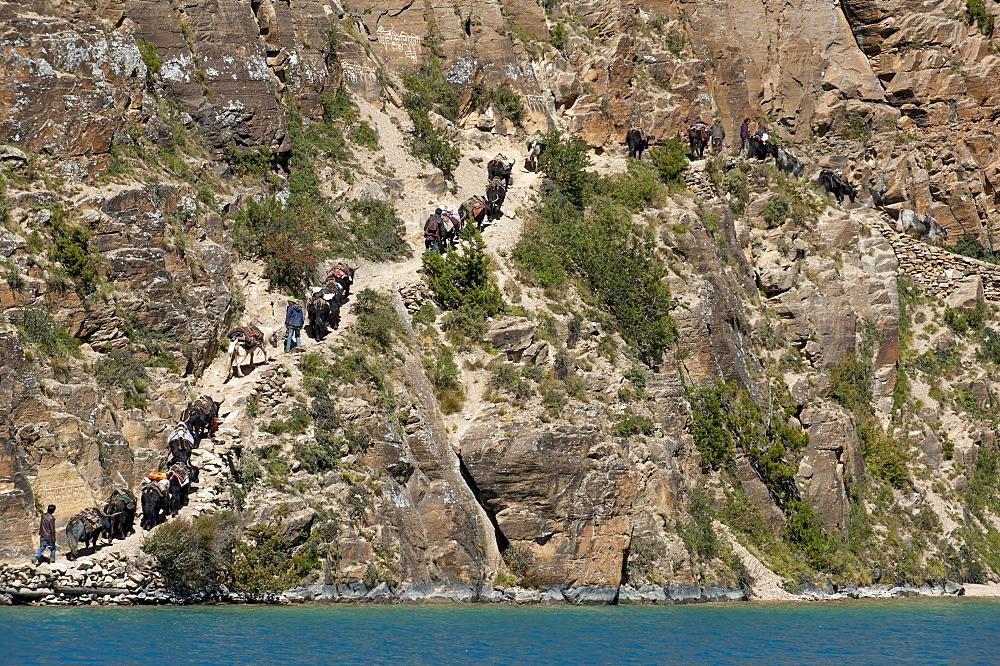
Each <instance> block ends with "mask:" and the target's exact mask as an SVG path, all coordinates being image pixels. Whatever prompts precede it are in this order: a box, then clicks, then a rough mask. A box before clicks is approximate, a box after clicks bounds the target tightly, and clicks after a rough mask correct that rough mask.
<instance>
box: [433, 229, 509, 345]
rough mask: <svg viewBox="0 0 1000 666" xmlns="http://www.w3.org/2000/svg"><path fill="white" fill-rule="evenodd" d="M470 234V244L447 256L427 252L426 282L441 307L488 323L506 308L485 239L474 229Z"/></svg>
mask: <svg viewBox="0 0 1000 666" xmlns="http://www.w3.org/2000/svg"><path fill="white" fill-rule="evenodd" d="M470 233H471V236H470V237H469V240H468V242H467V243H465V244H463V245H461V246H460V247H459V249H458V250H452V251H451V252H449V253H448V254H447V255H441V254H440V253H439V252H435V251H433V250H429V251H427V252H424V256H423V264H424V281H425V282H426V283H427V286H428V287H430V288H431V291H433V292H434V297H435V300H437V302H438V304H439V305H440V306H442V307H443V308H445V309H447V310H455V311H462V312H464V313H465V316H466V317H469V318H471V319H472V320H474V321H480V322H485V320H486V318H487V317H496V316H498V315H501V314H504V313H505V312H506V311H507V304H506V303H505V302H504V300H503V294H501V293H500V288H499V287H498V286H497V284H496V282H494V281H493V279H492V276H491V275H490V258H489V256H488V255H487V254H486V252H485V250H486V243H484V242H483V237H482V236H481V235H480V233H479V231H477V230H475V229H472V230H471V232H470ZM469 330H470V331H472V330H474V329H472V328H470V329H469Z"/></svg>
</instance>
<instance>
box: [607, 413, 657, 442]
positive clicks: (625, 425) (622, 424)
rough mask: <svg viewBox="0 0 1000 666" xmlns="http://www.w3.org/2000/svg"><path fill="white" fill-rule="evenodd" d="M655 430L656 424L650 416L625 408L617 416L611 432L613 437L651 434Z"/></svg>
mask: <svg viewBox="0 0 1000 666" xmlns="http://www.w3.org/2000/svg"><path fill="white" fill-rule="evenodd" d="M655 430H656V424H655V423H653V420H652V419H651V418H649V417H648V416H643V415H641V414H636V413H634V412H633V411H632V410H630V409H626V410H625V411H624V412H623V413H622V414H621V416H620V417H619V421H618V423H616V424H615V427H614V430H613V431H612V432H613V433H614V435H615V437H631V436H632V435H652V434H653V432H654V431H655Z"/></svg>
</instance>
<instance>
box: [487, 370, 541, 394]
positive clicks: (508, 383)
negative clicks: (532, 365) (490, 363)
mask: <svg viewBox="0 0 1000 666" xmlns="http://www.w3.org/2000/svg"><path fill="white" fill-rule="evenodd" d="M489 384H490V388H492V389H494V390H497V391H505V392H506V393H508V394H510V395H511V396H512V397H514V398H516V399H518V400H527V399H528V398H530V397H531V396H533V395H534V394H535V389H534V387H533V386H532V385H531V384H530V383H529V382H527V381H525V380H524V379H523V378H522V377H521V373H520V372H519V371H518V367H517V365H515V364H514V363H504V364H502V365H498V366H496V367H495V368H493V370H491V371H490V381H489Z"/></svg>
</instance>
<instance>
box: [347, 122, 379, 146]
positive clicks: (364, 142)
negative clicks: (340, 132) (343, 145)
mask: <svg viewBox="0 0 1000 666" xmlns="http://www.w3.org/2000/svg"><path fill="white" fill-rule="evenodd" d="M347 136H348V137H350V139H351V141H353V142H354V143H356V144H358V145H359V146H363V147H364V148H367V149H368V150H370V151H372V152H377V151H379V150H381V148H382V147H381V146H380V145H379V143H378V135H377V134H376V133H375V130H374V129H372V126H371V125H369V124H368V122H367V121H364V120H362V121H360V122H358V124H357V125H355V126H354V127H352V128H351V131H350V132H348V134H347Z"/></svg>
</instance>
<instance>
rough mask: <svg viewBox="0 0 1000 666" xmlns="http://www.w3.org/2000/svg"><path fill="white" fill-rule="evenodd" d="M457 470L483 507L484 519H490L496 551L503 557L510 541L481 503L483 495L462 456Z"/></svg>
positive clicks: (488, 510)
mask: <svg viewBox="0 0 1000 666" xmlns="http://www.w3.org/2000/svg"><path fill="white" fill-rule="evenodd" d="M458 470H459V472H461V474H462V479H463V480H464V481H465V485H467V486H469V490H471V491H472V496H473V497H475V498H476V501H477V502H479V506H481V507H483V511H485V512H486V517H487V518H489V519H490V524H492V525H493V533H494V535H495V537H496V540H497V549H498V550H499V551H500V554H501V555H503V554H504V552H506V550H507V549H508V548H510V541H509V540H508V539H507V537H506V536H505V535H504V533H503V531H501V529H500V523H498V522H497V516H496V514H495V513H494V512H493V511H491V510H490V507H488V506H487V505H486V502H484V501H483V494H482V492H481V491H480V490H479V484H477V483H476V480H475V479H474V478H473V476H472V473H471V472H470V471H469V468H468V467H466V466H465V461H464V460H462V456H458Z"/></svg>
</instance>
